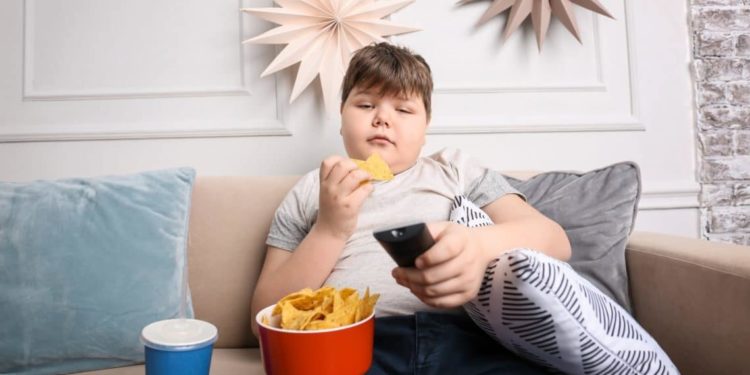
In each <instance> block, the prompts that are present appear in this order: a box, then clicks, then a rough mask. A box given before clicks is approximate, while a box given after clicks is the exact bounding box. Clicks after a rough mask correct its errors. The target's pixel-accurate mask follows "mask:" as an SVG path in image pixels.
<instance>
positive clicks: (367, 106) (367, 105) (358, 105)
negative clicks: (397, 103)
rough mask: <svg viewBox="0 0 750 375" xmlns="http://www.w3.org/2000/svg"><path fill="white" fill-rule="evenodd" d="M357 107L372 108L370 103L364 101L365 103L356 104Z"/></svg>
mask: <svg viewBox="0 0 750 375" xmlns="http://www.w3.org/2000/svg"><path fill="white" fill-rule="evenodd" d="M357 107H358V108H365V109H369V108H372V105H371V104H366V103H365V104H357Z"/></svg>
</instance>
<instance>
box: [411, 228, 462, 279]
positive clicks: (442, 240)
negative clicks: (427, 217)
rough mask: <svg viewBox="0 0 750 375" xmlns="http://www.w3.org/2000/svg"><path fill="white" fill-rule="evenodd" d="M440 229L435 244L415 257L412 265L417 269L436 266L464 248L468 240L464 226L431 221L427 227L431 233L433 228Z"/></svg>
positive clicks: (456, 254) (455, 255) (453, 256)
mask: <svg viewBox="0 0 750 375" xmlns="http://www.w3.org/2000/svg"><path fill="white" fill-rule="evenodd" d="M440 226H442V230H441V231H440V232H438V234H437V235H436V236H434V237H435V244H434V245H433V246H432V247H431V248H430V249H429V250H427V251H425V252H424V254H422V255H420V256H419V257H417V259H415V261H414V265H415V266H416V267H417V268H418V269H426V268H430V267H434V266H437V265H439V264H441V263H444V262H447V261H449V260H451V259H453V258H455V257H457V256H458V255H459V254H460V253H461V251H462V250H463V249H464V247H465V245H466V242H467V240H468V235H469V234H468V231H467V230H466V227H464V226H462V225H457V224H453V223H435V224H433V223H431V224H430V225H429V226H428V228H429V229H430V232H431V233H435V232H433V230H434V229H437V230H440V229H439V228H440Z"/></svg>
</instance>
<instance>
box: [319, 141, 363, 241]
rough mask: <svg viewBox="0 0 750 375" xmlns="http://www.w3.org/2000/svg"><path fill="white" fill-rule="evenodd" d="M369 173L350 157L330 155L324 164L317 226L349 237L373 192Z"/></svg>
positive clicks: (345, 237) (331, 233)
mask: <svg viewBox="0 0 750 375" xmlns="http://www.w3.org/2000/svg"><path fill="white" fill-rule="evenodd" d="M370 179H371V176H370V174H369V173H367V172H365V171H363V170H362V169H360V168H359V167H358V166H357V164H356V163H355V162H354V161H352V160H351V159H348V158H343V157H340V156H335V155H334V156H330V157H328V158H326V159H325V160H323V163H321V165H320V197H319V199H320V208H319V211H318V218H317V220H316V223H315V226H317V227H318V229H319V230H322V231H324V232H326V233H328V234H329V235H331V236H334V237H335V238H338V239H341V240H347V239H348V238H349V237H350V236H351V235H352V233H354V229H355V228H356V227H357V216H359V210H360V208H361V207H362V203H364V201H365V199H366V198H367V196H369V195H370V193H372V190H373V187H372V184H369V183H367V182H368V181H370Z"/></svg>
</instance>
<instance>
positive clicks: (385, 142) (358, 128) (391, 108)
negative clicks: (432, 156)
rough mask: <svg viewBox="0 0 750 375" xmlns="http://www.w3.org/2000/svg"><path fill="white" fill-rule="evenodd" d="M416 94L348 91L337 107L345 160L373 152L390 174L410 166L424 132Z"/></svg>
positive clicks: (424, 117)
mask: <svg viewBox="0 0 750 375" xmlns="http://www.w3.org/2000/svg"><path fill="white" fill-rule="evenodd" d="M427 125H428V121H427V111H426V110H425V107H424V103H423V102H422V98H421V96H420V95H409V96H393V95H383V96H380V95H379V88H377V87H376V88H372V89H370V90H367V91H364V90H361V89H359V88H357V87H355V88H354V89H352V91H351V93H350V94H349V97H348V98H347V99H346V101H345V102H344V103H343V104H342V105H341V135H342V137H343V138H344V147H345V148H346V152H347V154H349V157H351V158H355V159H361V160H365V159H367V157H368V156H370V155H371V154H372V153H374V152H377V153H378V154H380V156H381V157H383V159H384V160H385V161H386V162H387V163H388V166H389V167H390V168H391V170H392V171H393V173H400V172H403V171H404V170H406V169H408V168H409V167H411V166H412V165H413V164H414V162H415V161H416V160H417V158H418V157H419V153H420V151H421V150H422V146H424V142H425V132H426V131H427Z"/></svg>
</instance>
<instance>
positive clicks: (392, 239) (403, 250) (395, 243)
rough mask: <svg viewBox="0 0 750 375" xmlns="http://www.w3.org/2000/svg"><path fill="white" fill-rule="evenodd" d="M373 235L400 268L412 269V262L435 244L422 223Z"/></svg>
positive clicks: (381, 231)
mask: <svg viewBox="0 0 750 375" xmlns="http://www.w3.org/2000/svg"><path fill="white" fill-rule="evenodd" d="M373 235H374V236H375V239H376V240H378V242H380V244H381V245H383V247H384V248H385V251H387V252H388V254H389V255H390V256H391V258H393V260H394V261H396V264H398V265H399V266H400V267H414V260H415V259H417V257H418V256H420V255H421V254H422V253H424V252H425V251H427V249H429V248H431V247H432V245H434V244H435V240H433V239H432V235H430V231H429V230H427V225H425V224H424V223H418V224H413V225H407V226H404V227H396V228H390V229H385V230H380V231H377V232H375V233H373Z"/></svg>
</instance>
